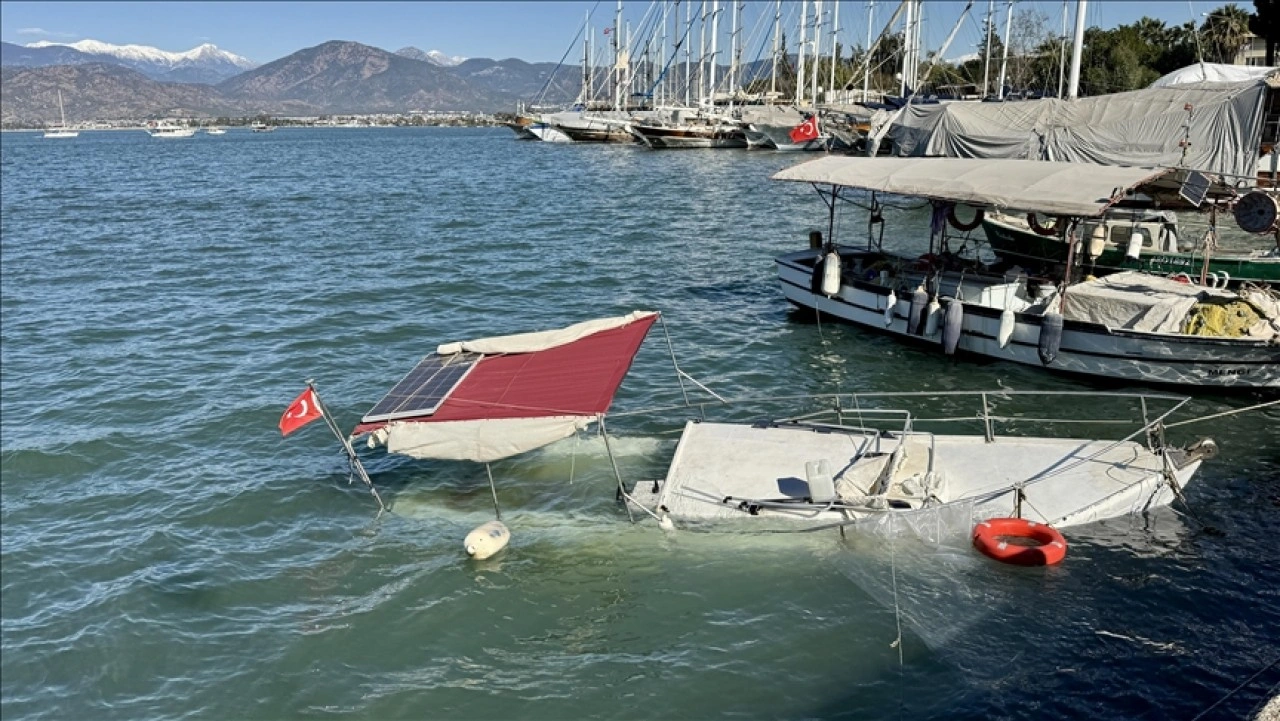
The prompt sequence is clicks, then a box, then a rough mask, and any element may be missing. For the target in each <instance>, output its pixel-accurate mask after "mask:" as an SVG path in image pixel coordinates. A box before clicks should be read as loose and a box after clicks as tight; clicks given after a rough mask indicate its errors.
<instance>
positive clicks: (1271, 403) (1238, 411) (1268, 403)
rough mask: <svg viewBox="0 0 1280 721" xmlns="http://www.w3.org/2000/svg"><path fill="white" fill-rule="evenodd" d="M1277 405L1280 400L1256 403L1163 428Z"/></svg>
mask: <svg viewBox="0 0 1280 721" xmlns="http://www.w3.org/2000/svg"><path fill="white" fill-rule="evenodd" d="M1277 404H1280V399H1278V400H1274V401H1267V402H1266V403H1258V404H1255V405H1252V406H1247V407H1245V408H1237V409H1235V410H1232V411H1223V412H1222V413H1214V414H1213V415H1211V416H1201V417H1200V418H1191V419H1189V420H1185V421H1178V422H1177V423H1166V424H1164V427H1165V428H1177V427H1178V426H1185V425H1187V424H1188V423H1199V422H1200V421H1211V420H1213V419H1214V418H1224V417H1226V416H1233V415H1236V414H1237V413H1248V412H1249V411H1256V410H1261V409H1263V408H1266V407H1268V406H1274V405H1277Z"/></svg>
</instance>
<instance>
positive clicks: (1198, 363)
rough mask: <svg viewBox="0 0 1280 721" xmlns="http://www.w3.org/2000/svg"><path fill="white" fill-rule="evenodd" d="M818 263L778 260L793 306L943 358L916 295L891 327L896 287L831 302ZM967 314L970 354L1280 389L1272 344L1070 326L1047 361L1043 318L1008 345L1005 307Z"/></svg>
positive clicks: (1025, 321)
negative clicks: (920, 330) (924, 326)
mask: <svg viewBox="0 0 1280 721" xmlns="http://www.w3.org/2000/svg"><path fill="white" fill-rule="evenodd" d="M858 254H859V251H853V250H847V249H842V250H841V255H842V257H847V258H850V259H854V258H856V257H857V256H858ZM818 257H819V253H818V251H814V250H806V251H798V252H795V253H789V254H786V255H783V256H780V257H778V258H777V260H776V262H777V266H778V278H779V281H780V282H781V286H782V293H783V296H784V297H786V299H787V300H788V301H790V302H791V303H793V304H794V305H797V306H799V307H802V308H811V309H814V310H816V311H818V312H820V313H823V314H825V315H829V316H833V317H835V318H839V319H841V320H844V321H847V322H849V323H852V324H854V325H858V326H861V327H863V328H867V329H871V330H875V331H878V332H883V333H887V334H889V335H893V336H896V337H899V338H901V339H904V340H910V341H913V342H917V343H921V344H924V345H926V346H930V347H933V348H936V349H937V350H938V352H942V333H941V332H939V333H937V334H936V335H934V336H932V337H930V336H925V335H917V334H914V333H910V332H908V329H907V321H908V317H909V314H910V312H911V302H910V293H909V292H907V291H905V290H903V289H902V288H899V289H898V292H897V293H896V297H897V302H896V304H895V306H894V309H893V311H892V312H891V313H890V316H891V320H890V321H889V322H887V323H886V320H885V319H886V312H885V311H886V308H887V306H888V300H889V294H890V292H891V291H893V290H894V288H893V286H891V285H881V284H880V283H878V282H874V281H866V280H861V279H849V278H848V277H846V278H845V279H844V280H843V281H842V283H841V285H840V292H839V293H838V294H837V295H834V296H830V297H828V296H826V295H824V294H822V293H820V292H815V291H814V290H813V283H812V279H813V267H814V263H815V262H816V261H817V260H818ZM914 286H915V281H908V285H907V286H906V287H914ZM953 292H954V287H953V288H951V289H948V287H947V285H946V283H945V282H944V284H943V288H942V296H943V297H944V298H946V297H947V296H948V295H950V293H953ZM966 297H971V296H966ZM944 303H945V301H944ZM963 309H964V314H963V320H962V324H961V325H962V329H961V332H960V335H959V342H958V345H957V349H958V351H960V352H961V353H963V354H970V355H975V356H981V357H985V358H991V359H995V360H1005V361H1012V362H1014V363H1021V364H1023V365H1029V366H1034V367H1039V368H1045V369H1047V370H1050V371H1055V372H1060V373H1070V374H1075V375H1084V376H1093V377H1097V378H1105V379H1108V380H1124V381H1134V382H1141V383H1155V384H1170V385H1179V386H1187V385H1192V386H1203V387H1213V388H1237V389H1260V388H1265V389H1280V345H1276V344H1274V343H1269V342H1267V341H1261V340H1251V339H1243V338H1211V337H1201V336H1181V335H1173V334H1165V333H1145V332H1140V331H1130V330H1123V329H1111V328H1107V327H1106V326H1103V325H1100V324H1096V323H1087V322H1080V321H1072V320H1066V321H1065V323H1064V326H1063V332H1062V339H1061V344H1060V347H1059V349H1058V352H1057V355H1056V357H1054V358H1053V359H1052V360H1051V361H1050V362H1049V363H1045V362H1043V361H1042V360H1041V357H1040V351H1039V342H1040V330H1041V323H1042V321H1043V317H1042V316H1040V315H1038V314H1035V313H1014V318H1015V325H1014V328H1013V334H1012V336H1011V337H1010V339H1009V341H1008V343H1007V344H1006V345H1005V346H1004V347H1001V345H1000V342H999V337H1000V320H1001V318H1000V317H1001V313H1002V311H1001V309H1000V308H998V307H988V306H985V305H981V304H978V303H974V302H964V303H963Z"/></svg>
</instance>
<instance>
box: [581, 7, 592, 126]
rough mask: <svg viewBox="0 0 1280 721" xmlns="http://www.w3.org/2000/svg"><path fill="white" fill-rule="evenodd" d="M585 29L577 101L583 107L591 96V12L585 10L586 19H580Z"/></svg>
mask: <svg viewBox="0 0 1280 721" xmlns="http://www.w3.org/2000/svg"><path fill="white" fill-rule="evenodd" d="M582 27H583V28H585V31H584V32H583V33H582V36H583V37H582V92H580V93H578V103H580V104H581V105H583V106H584V107H585V106H586V105H587V103H588V102H589V100H590V98H591V12H590V11H587V18H586V20H583V21H582Z"/></svg>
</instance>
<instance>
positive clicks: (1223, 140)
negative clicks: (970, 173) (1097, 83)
mask: <svg viewBox="0 0 1280 721" xmlns="http://www.w3.org/2000/svg"><path fill="white" fill-rule="evenodd" d="M1267 89H1268V85H1267V82H1266V81H1265V80H1248V81H1244V82H1237V83H1224V82H1198V83H1185V84H1178V85H1169V86H1165V87H1156V88H1144V89H1142V90H1134V91H1131V92H1127V93H1116V94H1113V95H1100V96H1097V97H1090V98H1080V99H1078V100H1073V101H1068V100H1058V99H1054V98H1045V99H1041V100H1032V101H1015V102H1005V103H982V102H952V103H942V104H938V105H908V106H906V107H904V108H903V109H902V110H901V111H899V112H897V113H896V114H895V115H894V117H893V120H892V124H891V127H890V128H889V129H888V137H889V138H891V139H892V140H893V144H894V145H893V148H894V150H893V152H894V154H895V155H898V156H901V157H922V156H933V157H949V158H1020V159H1027V160H1054V161H1063V162H1073V163H1097V164H1102V165H1142V166H1164V167H1183V168H1192V169H1195V170H1200V171H1204V172H1210V173H1217V174H1220V175H1228V176H1232V177H1241V178H1253V177H1255V175H1256V173H1257V164H1258V156H1259V147H1260V144H1261V138H1262V126H1263V108H1264V105H1265V101H1266V93H1267ZM1188 105H1190V106H1191V107H1192V111H1191V112H1190V114H1189V117H1190V128H1189V130H1188V129H1187V128H1186V127H1184V126H1186V124H1187V122H1188V112H1187V110H1186V106H1188ZM1184 137H1187V138H1188V139H1189V140H1190V145H1189V146H1187V147H1185V148H1184V147H1183V144H1182V141H1183V139H1184Z"/></svg>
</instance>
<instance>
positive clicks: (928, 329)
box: [924, 298, 942, 338]
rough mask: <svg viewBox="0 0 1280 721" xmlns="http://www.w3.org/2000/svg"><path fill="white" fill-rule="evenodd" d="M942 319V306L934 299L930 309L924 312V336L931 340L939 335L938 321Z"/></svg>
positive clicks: (930, 303)
mask: <svg viewBox="0 0 1280 721" xmlns="http://www.w3.org/2000/svg"><path fill="white" fill-rule="evenodd" d="M941 317H942V305H941V304H939V303H938V299H937V298H934V299H933V300H931V301H929V307H928V308H927V309H925V312H924V334H925V335H926V336H928V337H930V338H932V337H934V336H935V335H937V334H938V321H939V320H940V319H941Z"/></svg>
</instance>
